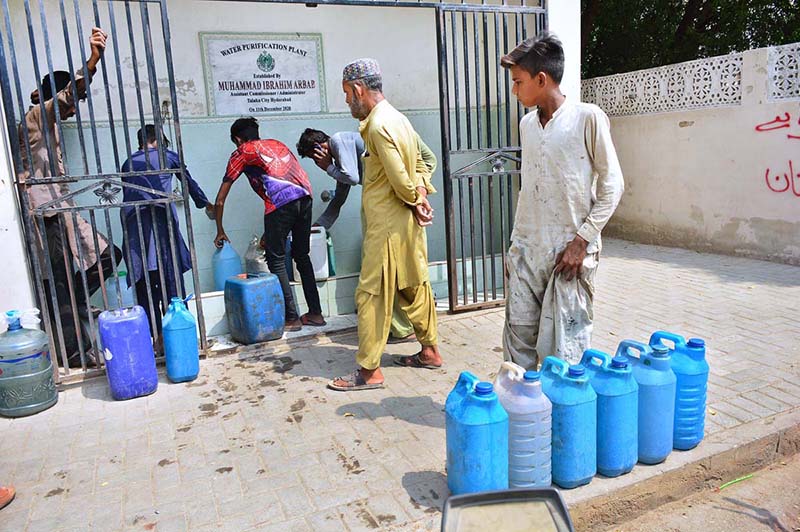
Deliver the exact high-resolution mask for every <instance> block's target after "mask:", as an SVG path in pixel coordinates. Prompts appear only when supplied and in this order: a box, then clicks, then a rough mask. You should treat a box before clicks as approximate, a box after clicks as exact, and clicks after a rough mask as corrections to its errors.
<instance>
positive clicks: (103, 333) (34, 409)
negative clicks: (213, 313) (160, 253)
mask: <svg viewBox="0 0 800 532" xmlns="http://www.w3.org/2000/svg"><path fill="white" fill-rule="evenodd" d="M190 297H191V296H190ZM5 318H6V322H7V324H8V330H7V331H5V332H3V333H0V415H3V416H7V417H20V416H28V415H32V414H36V413H38V412H41V411H43V410H46V409H48V408H50V407H51V406H53V405H54V404H56V402H57V401H58V391H57V389H56V385H55V381H54V380H53V361H52V359H51V354H50V351H51V350H50V342H49V339H48V337H47V335H46V334H45V333H44V332H43V331H41V330H39V329H34V328H26V327H23V324H24V316H23V315H22V313H20V312H18V311H8V312H6V315H5ZM98 329H99V333H100V334H99V339H98V340H99V342H100V343H101V344H102V348H101V349H100V350H101V352H102V356H103V359H104V361H105V367H106V375H107V376H108V384H109V387H110V389H111V395H112V397H114V399H117V400H124V399H132V398H134V397H140V396H143V395H149V394H151V393H153V392H155V391H156V388H157V387H158V372H157V371H156V362H155V353H154V351H153V343H152V340H151V334H150V325H149V323H148V321H147V315H146V314H145V310H144V309H143V308H142V307H140V306H138V305H136V306H133V307H130V308H119V309H114V310H107V311H104V312H102V313H101V314H100V316H99V317H98ZM162 332H163V339H164V355H165V358H166V366H167V377H168V378H169V379H170V380H171V381H172V382H185V381H190V380H193V379H195V378H197V375H198V373H199V371H200V358H199V348H198V344H197V326H196V322H195V319H194V316H192V314H191V313H190V312H189V309H188V308H187V307H186V300H182V299H180V298H177V297H175V298H172V301H171V302H170V304H169V308H168V310H167V313H166V315H165V316H164V318H163V320H162Z"/></svg>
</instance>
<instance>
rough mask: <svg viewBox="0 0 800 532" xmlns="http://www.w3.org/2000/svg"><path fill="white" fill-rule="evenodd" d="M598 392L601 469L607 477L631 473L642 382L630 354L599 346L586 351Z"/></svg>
mask: <svg viewBox="0 0 800 532" xmlns="http://www.w3.org/2000/svg"><path fill="white" fill-rule="evenodd" d="M581 364H582V365H584V366H586V368H587V369H588V368H591V371H590V374H591V380H590V383H591V385H592V388H593V389H594V391H595V393H596V394H597V472H598V473H600V474H601V475H604V476H607V477H616V476H619V475H622V474H625V473H628V472H629V471H630V470H631V469H633V466H634V465H636V460H637V459H638V452H639V451H638V449H639V439H638V432H639V427H638V423H639V415H638V414H639V385H637V384H636V379H634V378H633V366H632V364H631V363H630V361H629V360H628V358H627V357H624V356H618V357H614V358H611V355H609V354H608V353H604V352H602V351H598V350H596V349H587V350H586V351H584V353H583V359H581Z"/></svg>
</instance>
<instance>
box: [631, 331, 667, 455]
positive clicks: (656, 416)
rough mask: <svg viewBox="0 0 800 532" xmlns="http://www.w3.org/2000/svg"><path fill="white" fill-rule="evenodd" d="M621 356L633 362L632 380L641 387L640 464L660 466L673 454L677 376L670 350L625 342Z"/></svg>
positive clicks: (659, 346)
mask: <svg viewBox="0 0 800 532" xmlns="http://www.w3.org/2000/svg"><path fill="white" fill-rule="evenodd" d="M634 353H636V354H638V357H636V356H635V355H634ZM622 355H625V356H627V357H628V358H629V359H630V360H631V361H632V362H633V378H634V379H636V384H638V385H639V461H640V462H642V463H643V464H658V463H660V462H663V461H664V460H666V459H667V456H669V453H670V452H671V451H672V427H673V425H674V418H675V373H673V372H672V368H670V365H669V358H670V357H669V349H667V347H666V346H664V345H657V346H656V347H655V348H653V349H651V348H650V347H649V346H647V345H645V344H643V343H641V342H635V341H633V340H623V341H622V342H620V344H619V347H618V348H617V356H622Z"/></svg>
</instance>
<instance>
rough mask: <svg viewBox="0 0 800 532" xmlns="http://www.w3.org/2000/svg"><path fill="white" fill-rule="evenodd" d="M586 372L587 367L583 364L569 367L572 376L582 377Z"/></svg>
mask: <svg viewBox="0 0 800 532" xmlns="http://www.w3.org/2000/svg"><path fill="white" fill-rule="evenodd" d="M584 373H586V368H584V367H583V366H581V365H580V364H573V365H572V366H570V367H569V376H570V377H580V376H581V375H583V374H584Z"/></svg>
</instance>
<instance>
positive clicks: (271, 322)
mask: <svg viewBox="0 0 800 532" xmlns="http://www.w3.org/2000/svg"><path fill="white" fill-rule="evenodd" d="M225 314H226V316H227V318H228V329H229V330H230V333H231V337H232V338H233V339H234V340H236V341H237V342H240V343H243V344H246V345H250V344H256V343H258V342H266V341H267V340H276V339H278V338H280V337H281V336H283V327H284V325H285V320H286V311H285V306H284V302H283V291H282V290H281V283H280V281H278V277H277V276H275V275H273V274H271V273H255V274H252V273H248V274H242V275H237V276H236V277H232V278H230V279H228V280H227V281H226V282H225Z"/></svg>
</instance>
